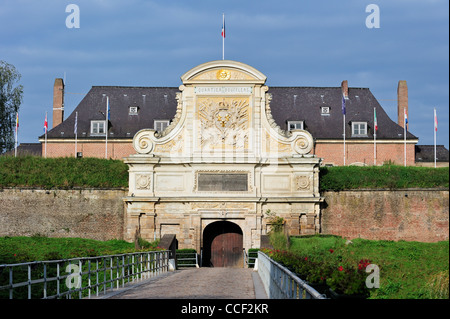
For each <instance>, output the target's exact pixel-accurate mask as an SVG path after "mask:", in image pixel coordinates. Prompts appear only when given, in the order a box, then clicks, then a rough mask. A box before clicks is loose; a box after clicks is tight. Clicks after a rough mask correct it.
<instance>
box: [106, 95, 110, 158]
mask: <svg viewBox="0 0 450 319" xmlns="http://www.w3.org/2000/svg"><path fill="white" fill-rule="evenodd" d="M108 108H109V96H107V97H106V113H105V136H106V139H105V159H108Z"/></svg>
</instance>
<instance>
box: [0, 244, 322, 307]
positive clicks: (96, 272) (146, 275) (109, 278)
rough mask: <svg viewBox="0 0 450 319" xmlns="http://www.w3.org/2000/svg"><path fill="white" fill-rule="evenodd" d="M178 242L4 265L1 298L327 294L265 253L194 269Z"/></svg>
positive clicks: (288, 296) (0, 277)
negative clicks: (226, 264) (181, 255)
mask: <svg viewBox="0 0 450 319" xmlns="http://www.w3.org/2000/svg"><path fill="white" fill-rule="evenodd" d="M176 243H177V242H176V238H175V235H169V236H164V237H163V238H162V239H161V242H160V246H161V245H163V246H164V247H162V248H163V249H164V250H161V251H153V252H136V253H128V254H120V255H111V256H96V257H84V258H73V259H64V260H49V261H34V262H28V263H19V264H7V265H0V298H9V299H16V298H19V299H24V298H28V299H35V298H43V299H55V298H59V299H60V298H66V299H73V298H76V299H83V298H90V299H265V298H270V299H324V298H325V297H324V296H322V295H320V294H319V293H318V292H317V291H316V290H314V289H313V288H312V287H310V286H309V285H308V284H307V283H306V282H304V281H303V280H302V279H300V278H298V277H297V276H296V275H295V274H293V273H292V272H290V271H289V270H288V269H287V268H285V267H283V266H282V265H280V264H278V263H277V262H275V261H274V260H272V259H271V258H269V257H268V256H267V255H265V254H264V253H263V252H261V251H259V252H258V257H257V258H256V262H255V263H254V268H249V267H248V266H249V258H246V257H244V261H245V264H243V265H241V266H240V267H201V268H200V267H199V265H198V260H197V257H195V258H193V260H194V261H195V263H194V264H192V263H191V264H189V263H188V264H186V263H182V265H184V266H185V267H186V266H188V265H190V266H194V267H193V268H179V267H177V262H176V261H177V254H176ZM194 255H195V256H197V254H196V253H194ZM245 256H248V255H245ZM184 259H185V258H184ZM180 266H181V265H180ZM252 266H253V265H252ZM64 270H65V271H64Z"/></svg>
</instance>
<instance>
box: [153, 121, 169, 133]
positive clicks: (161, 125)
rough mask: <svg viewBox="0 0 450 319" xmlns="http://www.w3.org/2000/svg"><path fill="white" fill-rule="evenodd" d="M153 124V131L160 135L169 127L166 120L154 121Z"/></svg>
mask: <svg viewBox="0 0 450 319" xmlns="http://www.w3.org/2000/svg"><path fill="white" fill-rule="evenodd" d="M153 124H154V130H155V131H157V132H159V133H161V132H162V131H164V130H165V128H166V127H168V126H169V121H168V120H155V121H154V123H153Z"/></svg>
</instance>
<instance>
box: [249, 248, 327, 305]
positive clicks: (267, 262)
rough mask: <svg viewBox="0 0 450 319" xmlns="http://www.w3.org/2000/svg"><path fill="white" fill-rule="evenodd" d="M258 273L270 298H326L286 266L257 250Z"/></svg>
mask: <svg viewBox="0 0 450 319" xmlns="http://www.w3.org/2000/svg"><path fill="white" fill-rule="evenodd" d="M256 267H257V269H258V274H259V276H260V277H261V280H262V282H263V285H264V289H265V291H266V293H267V296H268V297H269V298H270V299H326V298H325V297H324V296H323V295H321V294H320V293H319V292H317V291H316V290H315V289H314V288H312V287H311V286H309V285H308V284H306V282H305V281H303V280H301V279H300V278H299V277H297V276H296V275H295V274H294V273H292V272H291V271H290V270H289V269H287V268H286V267H283V266H282V265H280V264H279V263H277V262H276V261H274V260H272V259H271V258H269V257H268V256H267V255H266V254H264V253H263V252H261V251H258V260H257V265H256Z"/></svg>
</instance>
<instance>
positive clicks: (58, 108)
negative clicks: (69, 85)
mask: <svg viewBox="0 0 450 319" xmlns="http://www.w3.org/2000/svg"><path fill="white" fill-rule="evenodd" d="M63 121H64V81H63V79H59V78H58V79H55V84H54V85H53V126H52V128H53V127H55V126H57V125H59V124H61V123H62V122H63Z"/></svg>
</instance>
